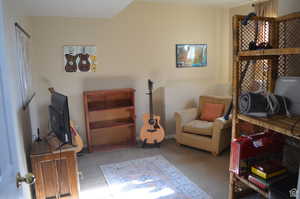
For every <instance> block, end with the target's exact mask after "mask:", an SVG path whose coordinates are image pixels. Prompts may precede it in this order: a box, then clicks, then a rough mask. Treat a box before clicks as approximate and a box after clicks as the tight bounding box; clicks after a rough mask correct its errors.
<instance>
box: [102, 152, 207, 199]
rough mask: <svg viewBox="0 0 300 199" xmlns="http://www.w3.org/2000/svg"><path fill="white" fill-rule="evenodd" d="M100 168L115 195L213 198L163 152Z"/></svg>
mask: <svg viewBox="0 0 300 199" xmlns="http://www.w3.org/2000/svg"><path fill="white" fill-rule="evenodd" d="M100 168H101V170H102V172H103V174H104V176H105V179H106V181H107V183H108V185H109V190H110V192H111V195H112V196H113V197H112V198H113V199H123V198H131V199H135V198H136V199H140V198H143V199H179V198H180V199H211V197H210V196H209V195H208V194H207V193H206V192H204V191H203V190H202V189H200V188H199V187H198V186H197V185H195V184H194V183H193V182H191V181H190V180H189V179H188V178H187V177H185V176H184V175H183V174H182V173H181V172H180V171H179V170H178V169H176V168H175V167H174V166H173V165H172V164H171V163H169V162H168V161H167V160H166V159H165V158H164V157H163V156H161V155H156V156H153V157H148V158H142V159H136V160H129V161H125V162H121V163H115V164H108V165H102V166H100Z"/></svg>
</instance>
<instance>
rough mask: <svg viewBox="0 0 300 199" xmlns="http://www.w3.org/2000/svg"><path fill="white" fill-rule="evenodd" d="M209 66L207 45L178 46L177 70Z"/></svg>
mask: <svg viewBox="0 0 300 199" xmlns="http://www.w3.org/2000/svg"><path fill="white" fill-rule="evenodd" d="M205 66H207V44H176V68H198V67H205Z"/></svg>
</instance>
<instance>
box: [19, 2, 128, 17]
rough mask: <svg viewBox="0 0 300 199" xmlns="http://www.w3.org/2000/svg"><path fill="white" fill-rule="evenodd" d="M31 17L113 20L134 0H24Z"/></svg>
mask: <svg viewBox="0 0 300 199" xmlns="http://www.w3.org/2000/svg"><path fill="white" fill-rule="evenodd" d="M24 1H27V2H26V5H27V8H26V10H27V12H28V15H30V16H65V17H95V18H111V17H113V16H114V15H116V14H118V13H119V12H120V11H121V10H123V9H124V8H126V7H127V6H128V5H129V4H130V3H131V2H133V1H134V0H24Z"/></svg>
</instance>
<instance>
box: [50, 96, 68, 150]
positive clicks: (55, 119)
mask: <svg viewBox="0 0 300 199" xmlns="http://www.w3.org/2000/svg"><path fill="white" fill-rule="evenodd" d="M49 115H50V128H51V131H52V132H53V133H55V135H56V137H57V138H58V139H59V140H60V141H61V142H62V144H72V135H71V130H70V117H69V107H68V97H67V96H65V95H62V94H60V93H57V92H53V93H52V95H51V104H50V106H49Z"/></svg>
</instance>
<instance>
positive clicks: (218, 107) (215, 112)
mask: <svg viewBox="0 0 300 199" xmlns="http://www.w3.org/2000/svg"><path fill="white" fill-rule="evenodd" d="M224 109H225V105H224V104H212V103H205V104H204V105H203V108H202V111H201V117H200V120H204V121H208V122H213V121H215V119H216V118H218V117H221V116H222V115H223V113H224Z"/></svg>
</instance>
